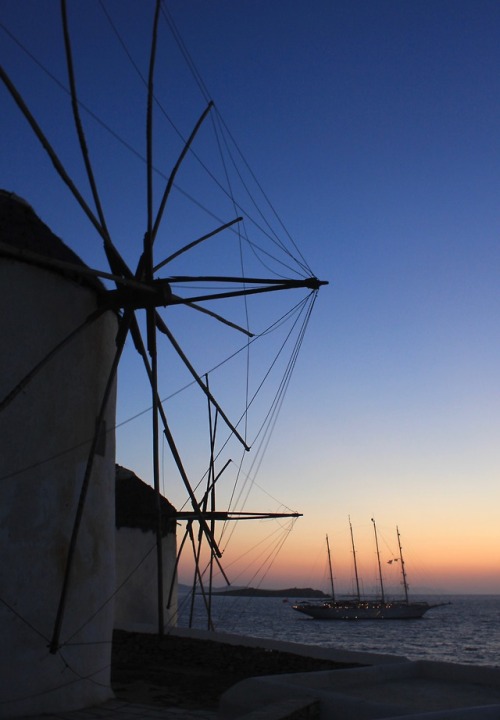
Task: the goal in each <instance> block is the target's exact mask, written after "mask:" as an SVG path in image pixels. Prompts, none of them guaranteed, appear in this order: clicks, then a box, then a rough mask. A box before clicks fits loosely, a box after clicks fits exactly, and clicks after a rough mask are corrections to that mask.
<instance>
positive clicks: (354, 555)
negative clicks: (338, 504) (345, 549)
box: [349, 515, 361, 601]
mask: <svg viewBox="0 0 500 720" xmlns="http://www.w3.org/2000/svg"><path fill="white" fill-rule="evenodd" d="M349 529H350V531H351V545H352V557H353V560H354V577H355V578H356V594H357V597H358V601H359V600H361V593H360V592H359V576H358V562H357V560H356V548H355V547H354V535H353V532H352V525H351V516H350V515H349Z"/></svg>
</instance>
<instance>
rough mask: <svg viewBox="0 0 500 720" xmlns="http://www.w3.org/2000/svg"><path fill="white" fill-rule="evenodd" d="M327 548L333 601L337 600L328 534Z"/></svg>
mask: <svg viewBox="0 0 500 720" xmlns="http://www.w3.org/2000/svg"><path fill="white" fill-rule="evenodd" d="M326 548H327V550H328V568H329V570H330V585H331V588H332V602H335V589H334V586H333V570H332V556H331V554H330V543H329V542H328V535H327V536H326Z"/></svg>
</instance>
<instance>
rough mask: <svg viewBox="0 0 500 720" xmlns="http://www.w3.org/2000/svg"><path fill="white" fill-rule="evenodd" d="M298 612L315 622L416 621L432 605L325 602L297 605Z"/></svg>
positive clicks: (424, 603)
mask: <svg viewBox="0 0 500 720" xmlns="http://www.w3.org/2000/svg"><path fill="white" fill-rule="evenodd" d="M292 607H293V609H294V610H296V611H297V612H300V613H303V614H304V615H308V616H309V617H312V618H314V619H315V620H414V619H417V618H421V617H422V616H423V615H424V614H425V613H426V612H427V610H430V608H431V607H433V606H432V605H429V603H426V602H414V603H412V602H410V603H406V602H402V601H401V602H381V601H380V602H379V601H370V600H368V601H360V602H356V601H355V602H349V601H348V602H345V603H344V602H342V601H338V602H325V603H307V602H304V603H296V604H295V605H293V606H292Z"/></svg>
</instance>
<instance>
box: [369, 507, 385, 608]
mask: <svg viewBox="0 0 500 720" xmlns="http://www.w3.org/2000/svg"><path fill="white" fill-rule="evenodd" d="M372 523H373V531H374V533H375V547H376V548H377V562H378V574H379V578H380V593H381V600H382V602H385V594H384V581H383V579H382V566H381V564H380V552H379V549H378V537H377V526H376V525H375V520H374V519H373V518H372Z"/></svg>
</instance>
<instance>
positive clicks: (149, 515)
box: [115, 465, 175, 535]
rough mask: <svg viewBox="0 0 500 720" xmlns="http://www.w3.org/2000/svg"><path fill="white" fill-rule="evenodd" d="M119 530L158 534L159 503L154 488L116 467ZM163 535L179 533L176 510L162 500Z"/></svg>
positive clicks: (122, 468) (118, 466) (127, 471)
mask: <svg viewBox="0 0 500 720" xmlns="http://www.w3.org/2000/svg"><path fill="white" fill-rule="evenodd" d="M115 497H116V527H117V528H121V527H128V528H139V529H141V530H143V531H144V532H146V531H152V532H155V531H156V523H157V513H158V510H157V501H156V493H155V491H154V489H153V488H152V487H151V486H150V485H147V484H146V483H145V482H143V481H142V480H141V479H140V478H138V477H137V475H135V474H134V473H133V472H132V471H131V470H127V468H124V467H121V466H120V465H117V466H116V494H115ZM160 507H161V513H162V534H163V535H168V534H170V533H175V508H174V506H173V505H171V504H170V503H169V502H168V500H167V499H166V498H164V497H161V498H160Z"/></svg>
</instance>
